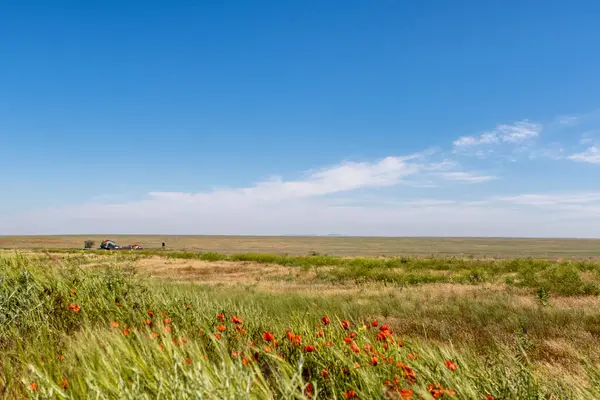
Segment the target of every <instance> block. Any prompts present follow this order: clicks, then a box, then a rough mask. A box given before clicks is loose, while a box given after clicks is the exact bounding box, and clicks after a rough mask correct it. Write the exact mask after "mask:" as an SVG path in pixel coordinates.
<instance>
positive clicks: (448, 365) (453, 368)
mask: <svg viewBox="0 0 600 400" xmlns="http://www.w3.org/2000/svg"><path fill="white" fill-rule="evenodd" d="M446 368H448V369H449V370H450V371H456V369H457V368H458V365H456V363H453V362H452V361H450V360H446Z"/></svg>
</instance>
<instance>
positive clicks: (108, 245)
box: [100, 239, 144, 250]
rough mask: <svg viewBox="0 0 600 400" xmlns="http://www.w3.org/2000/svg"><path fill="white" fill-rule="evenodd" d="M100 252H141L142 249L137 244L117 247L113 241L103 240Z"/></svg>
mask: <svg viewBox="0 0 600 400" xmlns="http://www.w3.org/2000/svg"><path fill="white" fill-rule="evenodd" d="M100 249H101V250H143V249H144V248H143V247H142V246H141V245H139V244H131V245H129V246H119V245H118V244H117V243H115V242H114V241H113V240H110V239H105V240H103V241H102V243H100Z"/></svg>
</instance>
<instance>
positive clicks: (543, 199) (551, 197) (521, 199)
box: [494, 192, 600, 206]
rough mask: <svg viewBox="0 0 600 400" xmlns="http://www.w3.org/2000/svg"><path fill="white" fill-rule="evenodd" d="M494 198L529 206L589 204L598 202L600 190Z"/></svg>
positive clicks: (599, 200)
mask: <svg viewBox="0 0 600 400" xmlns="http://www.w3.org/2000/svg"><path fill="white" fill-rule="evenodd" d="M494 199H495V200H500V201H506V202H509V203H513V204H521V205H529V206H555V205H558V204H589V203H597V202H600V192H583V193H547V194H521V195H518V196H506V197H497V198H494Z"/></svg>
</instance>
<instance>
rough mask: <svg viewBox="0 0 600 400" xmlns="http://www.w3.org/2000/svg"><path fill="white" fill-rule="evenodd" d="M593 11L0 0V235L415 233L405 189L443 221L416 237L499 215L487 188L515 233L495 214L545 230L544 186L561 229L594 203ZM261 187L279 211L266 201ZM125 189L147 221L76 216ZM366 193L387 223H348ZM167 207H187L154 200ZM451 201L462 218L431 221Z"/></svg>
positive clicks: (597, 168)
mask: <svg viewBox="0 0 600 400" xmlns="http://www.w3.org/2000/svg"><path fill="white" fill-rule="evenodd" d="M598 15H600V3H598V2H596V1H573V2H558V1H556V2H547V1H541V0H540V1H486V2H481V1H458V2H447V1H421V2H402V1H347V0H346V1H322V2H316V1H309V2H288V1H261V2H243V1H221V2H202V1H174V2H165V1H160V2H159V1H110V0H104V1H74V0H73V1H41V0H40V1H29V0H18V1H17V0H7V1H3V2H1V3H0V138H1V139H2V141H1V144H0V184H1V187H2V195H0V206H1V207H2V211H1V212H0V216H3V218H5V220H4V222H2V220H1V219H0V225H4V227H5V228H4V229H0V234H1V233H13V232H15V233H20V232H26V233H46V232H51V231H52V232H53V231H54V230H56V231H57V232H58V231H61V232H62V230H67V231H78V232H79V231H86V230H93V231H106V230H111V231H119V232H120V231H132V232H133V231H135V232H138V231H153V232H157V231H161V230H164V231H165V232H166V231H168V232H190V233H297V232H296V231H297V230H303V231H307V232H308V231H310V232H312V233H329V231H331V230H339V231H342V232H343V233H352V234H361V233H364V234H379V233H381V234H412V233H413V232H412V231H410V230H398V229H396V230H395V228H394V226H399V225H403V226H404V225H405V224H404V223H403V221H406V217H405V216H403V215H404V214H401V210H405V208H406V207H407V206H406V204H407V202H413V203H414V202H421V203H423V202H425V203H423V204H426V205H425V206H414V205H413V206H411V207H417V208H418V210H419V212H424V213H425V214H427V215H429V216H430V218H431V228H428V229H425V228H424V230H423V232H421V231H420V230H419V229H416V230H415V231H414V234H453V233H455V234H468V235H470V234H473V235H475V234H486V232H488V231H487V230H486V229H488V228H489V227H481V226H478V225H477V223H476V222H477V220H478V218H479V217H474V216H473V215H474V213H475V214H476V213H477V212H483V211H482V210H479V209H476V208H477V207H481V206H477V205H474V204H471V203H475V202H480V204H482V202H492V203H494V204H493V207H495V208H494V210H496V211H497V212H498V213H500V214H499V215H500V216H499V217H498V218H499V219H498V225H497V226H499V228H498V230H497V231H496V230H494V229H495V228H490V229H491V230H490V234H494V233H498V234H502V235H516V236H519V232H520V230H521V229H522V228H523V227H521V226H520V225H518V224H516V223H515V224H513V225H507V226H504V225H503V224H504V223H505V221H506V218H505V217H504V216H505V215H511V216H513V217H514V220H515V221H520V220H521V217H520V214H519V215H517V214H514V213H518V212H523V213H524V214H527V215H531V214H535V215H537V216H538V218H539V221H541V222H539V221H538V226H539V225H540V224H541V223H542V222H544V221H549V218H550V217H551V216H554V215H556V210H555V209H552V210H550V211H548V209H547V208H546V205H547V204H546V205H544V204H542V205H540V204H537V203H536V204H531V201H530V199H531V196H546V197H548V198H551V199H552V200H551V201H548V202H549V203H552V204H562V203H561V201H563V203H565V204H567V206H568V207H566V208H560V212H562V213H564V214H565V217H564V218H566V220H567V221H569V222H568V223H567V222H564V223H562V225H556V224H551V225H549V227H548V229H551V230H552V232H554V234H553V235H560V232H562V231H563V230H567V231H568V230H569V229H575V228H573V226H575V225H576V223H575V222H573V221H575V220H577V221H579V222H577V223H581V224H583V222H581V221H583V220H587V221H590V218H591V219H592V221H598V220H600V211H599V210H600V202H599V199H597V198H595V197H593V196H594V195H595V194H596V193H600V179H599V177H600V154H598V152H599V149H600V146H599V145H598V143H599V140H600V135H598V133H597V129H598V128H600V126H598V123H599V122H600V118H599V116H598V114H597V112H596V110H598V109H600V96H599V93H600V79H598V76H599V75H598V71H600V53H599V52H598V49H600V24H598ZM523 121H528V122H526V124H530V125H526V126H525V127H524V125H519V124H522V123H523ZM503 125H504V128H503V127H502V126H503ZM485 132H488V133H490V132H491V136H487V138H488V139H483V140H482V136H481V135H482V134H485ZM511 135H513V136H511ZM461 137H470V138H471V140H470V141H469V140H466V141H463V142H459V141H458V140H459V138H461ZM490 137H491V138H492V139H489V138H490ZM432 149H433V150H432ZM426 150H431V151H430V152H428V153H426V154H425V155H423V154H422V153H421V152H423V151H426ZM415 153H419V156H417V158H414V159H411V160H410V161H402V160H404V159H403V157H406V156H408V155H411V154H415ZM386 157H392V160H396V161H397V162H400V163H403V165H402V166H401V167H399V166H392V167H390V166H389V165H388V164H389V163H387V164H386V163H385V162H383V161H382V160H384V159H385V158H386ZM388 160H389V159H388ZM399 160H400V161H399ZM349 161H350V162H354V164H350V167H346V168H343V167H340V165H346V164H344V162H349ZM443 161H445V162H446V164H445V166H444V165H441V164H440V163H442V162H443ZM436 166H437V167H436ZM340 168H341V169H340ZM353 168H354V169H353ZM388 168H391V170H392V172H391V174H392V176H390V175H389V174H390V170H388ZM402 168H404V169H402ZM435 168H438V169H437V170H436V169H435ZM357 169H358V170H357ZM315 170H317V171H321V175H325V177H324V178H323V176H321V175H319V173H318V172H317V173H315ZM382 171H383V172H382ZM409 171H412V172H409ZM381 174H383V175H384V176H381ZM273 176H277V177H280V178H277V179H278V180H276V181H274V182H271V183H270V184H268V185H267V186H269V187H268V188H267V189H265V188H264V186H265V185H264V184H260V182H263V181H265V180H269V179H271V178H272V177H273ZM406 180H408V181H410V182H405V181H406ZM257 182H258V183H257ZM311 185H312V186H311ZM315 185H317V186H319V185H320V186H319V187H320V188H321V187H323V188H325V189H323V188H321V189H318V190H317V189H315V187H314V186H315ZM257 187H258V189H256V188H257ZM243 188H246V189H245V190H244V189H243ZM307 188H308V189H307ZM305 190H308V192H305ZM315 190H316V192H315ZM156 193H158V194H156ZM249 193H250V194H249ZM282 193H285V195H282ZM290 193H292V194H290ZM177 196H179V198H178V199H175V197H177ZM524 196H525V197H524ZM527 196H529V197H527ZM581 196H592V197H593V199H594V200H591V201H590V200H583V201H582V197H581ZM165 197H168V200H165ZM223 197H225V198H226V200H223ZM499 198H502V199H503V200H501V202H502V203H501V204H497V203H498V201H500V200H498V199H499ZM507 198H511V199H513V200H511V201H510V202H509V201H508V200H506V199H507ZM523 198H524V199H529V200H527V201H526V204H521V203H522V202H520V200H515V199H523ZM565 198H567V199H576V200H577V201H578V202H576V201H575V200H569V201H567V200H564V199H565ZM599 198H600V197H599ZM216 199H217V200H216ZM235 199H237V200H235ZM257 199H258V200H257ZM535 199H539V197H535ZM561 199H562V200H561ZM585 199H587V197H585ZM433 201H453V202H455V203H453V205H452V207H453V208H452V209H449V210H446V211H444V210H445V208H444V207H450V206H449V205H441V204H440V205H439V206H436V207H434V208H433V209H431V208H432V207H433V206H432V205H431V204H432V203H431V202H433ZM427 202H429V203H427ZM465 202H467V203H468V204H466V203H465ZM548 202H547V203H548ZM265 203H268V204H271V205H270V206H268V207H267V209H268V210H271V211H273V210H275V209H277V210H279V212H280V213H281V215H280V217H279V218H282V220H281V223H280V224H278V225H277V224H275V223H272V222H270V224H272V225H269V224H265V223H263V222H262V221H264V218H267V219H268V218H269V216H268V215H269V214H268V213H266V212H267V211H266V210H263V211H264V212H265V213H266V214H264V216H263V217H261V218H258V217H256V216H257V215H262V214H261V213H260V212H259V210H258V209H259V208H260V209H261V210H262V208H261V207H265ZM507 203H508V204H507ZM534 203H535V202H534ZM213 204H216V205H218V206H219V208H218V210H219V211H218V212H216V214H215V215H216V216H213V215H212V214H210V213H209V215H205V213H206V211H203V209H205V208H212V207H213ZM357 204H359V205H357ZM392 204H396V205H395V206H394V205H392ZM398 204H400V205H398ZM411 204H412V203H411ZM127 207H131V208H132V209H134V210H136V211H135V212H136V213H138V214H139V216H138V218H139V220H135V219H132V220H128V219H126V218H124V217H123V216H122V215H120V214H118V212H115V214H114V215H113V216H112V217H111V215H112V214H110V215H109V214H106V218H107V220H110V221H111V222H110V223H108V222H106V220H105V221H96V220H88V219H86V218H88V217H87V216H86V215H87V214H86V213H88V212H89V213H91V212H92V211H91V210H96V211H94V212H107V211H106V210H109V209H110V210H115V209H116V210H121V209H125V208H127ZM257 207H258V208H257ZM361 207H367V208H368V212H371V213H374V214H373V217H372V221H379V220H378V219H377V218H381V221H385V222H389V221H390V218H392V217H394V216H395V217H394V218H397V220H394V221H396V223H395V224H391V225H390V226H387V225H386V226H387V227H386V226H383V227H382V224H377V223H375V222H373V223H372V224H370V223H369V222H368V221H363V222H360V221H358V220H357V222H356V224H355V225H352V224H351V223H349V222H348V220H353V219H356V218H358V217H357V216H358V215H362V214H361V212H362V211H361V212H359V210H363V209H362V208H361ZM419 207H420V208H419ZM423 207H425V208H423ZM427 207H429V208H427ZM454 207H459V208H454ZM487 207H492V206H486V208H487ZM523 207H525V209H523ZM527 207H532V209H531V210H529V209H527ZM577 207H579V208H577ZM515 208H517V209H518V210H516V211H515ZM575 208H576V209H577V211H574V209H575ZM166 209H179V210H185V213H183V211H182V212H181V214H182V215H183V216H182V215H179V214H177V213H175V211H172V212H173V213H175V214H172V215H171V214H165V215H164V217H162V218H163V219H160V218H156V217H154V215H155V213H156V210H163V212H164V210H166ZM98 210H105V211H98ZM141 210H145V211H141ZM240 210H245V211H244V212H242V211H240ZM298 210H300V211H298ZM352 210H354V212H355V213H356V214H352ZM363 211H364V210H363ZM273 212H275V211H273ZM441 212H446V213H447V214H442V215H441V216H439V215H438V214H436V213H441ZM78 213H80V214H78ZM292 213H294V215H296V214H297V216H296V217H295V218H297V219H292V218H291V217H290V220H289V221H286V219H285V218H286V217H285V216H287V215H291V214H292ZM339 213H342V214H339ZM345 213H348V214H345ZM382 213H383V214H382ZM386 213H387V214H386ZM398 213H400V214H398ZM432 213H433V214H432ZM456 213H459V214H460V213H464V218H473V225H472V226H471V228H469V229H467V230H466V231H464V232H463V231H461V230H456V232H455V231H454V230H452V225H449V226H448V227H446V228H439V229H437V230H436V228H435V223H434V222H435V220H436V219H438V218H442V219H444V218H445V217H444V216H446V215H456ZM503 213H504V214H503ZM511 213H512V214H511ZM576 213H579V214H576ZM125 214H126V215H130V214H127V213H125ZM434 214H435V215H436V216H435V217H433V216H431V215H434ZM538 214H539V215H538ZM53 215H54V216H56V217H55V218H56V220H54V219H52V218H51V217H52V216H53ZM65 215H67V216H69V217H68V218H67V217H64V216H65ZM228 215H234V216H235V220H232V221H231V222H226V221H224V220H223V219H224V218H225V217H226V216H228ZM322 215H334V216H333V217H331V221H329V220H327V222H323V225H319V223H320V222H321V221H323V218H322V217H321V216H322ZM382 215H383V216H382ZM476 215H479V214H476ZM34 216H35V217H34ZM58 216H63V217H61V218H62V219H58ZM209 217H214V218H215V219H214V220H210V221H211V223H210V224H208V223H207V222H206V221H208V220H209V219H210V218H209ZM217 217H218V218H217ZM45 218H49V219H48V221H47V222H46V223H45V224H44V223H38V221H39V220H40V219H45ZM111 218H113V219H111ZM178 218H179V219H178ZM232 218H233V217H232ZM423 218H425V217H423ZM578 218H579V219H578ZM593 218H596V220H594V219H593ZM66 219H68V221H66ZM509 219H510V218H509ZM142 220H143V221H144V223H141V222H140V221H142ZM57 221H65V223H64V224H62V223H60V222H57ZM235 221H238V222H235ZM240 221H241V222H240ZM302 221H312V222H313V224H312V225H306V226H305V225H303V224H302V223H301V222H302ZM536 221H537V220H536ZM307 223H308V222H307ZM544 223H545V222H544ZM548 223H549V222H548ZM36 224H37V225H36ZM228 224H229V225H228ZM574 224H575V225H574ZM57 225H61V227H58V226H57ZM383 225H385V224H383ZM378 226H379V227H381V229H380V230H378V229H379V228H378ZM53 227H56V229H54V228H53ZM221 227H223V228H222V229H221ZM238 227H239V229H238ZM313 227H314V229H313ZM577 227H578V228H577V229H576V230H575V231H574V232H575V233H573V234H574V235H580V236H581V235H583V236H590V235H591V236H600V229H598V228H593V227H592V225H590V226H587V225H585V226H579V225H577ZM525 228H526V227H525ZM540 229H541V231H540V232H538V231H535V232H532V233H531V234H532V235H540V234H543V233H544V232H542V231H544V229H545V228H543V229H542V228H540ZM594 229H595V230H594ZM291 231H294V232H291ZM313 231H314V232H313ZM523 234H524V235H526V234H528V232H526V231H523Z"/></svg>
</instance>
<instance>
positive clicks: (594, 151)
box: [567, 146, 600, 164]
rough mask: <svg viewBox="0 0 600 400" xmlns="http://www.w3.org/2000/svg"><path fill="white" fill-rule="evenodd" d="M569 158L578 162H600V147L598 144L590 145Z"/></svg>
mask: <svg viewBox="0 0 600 400" xmlns="http://www.w3.org/2000/svg"><path fill="white" fill-rule="evenodd" d="M567 158H568V159H569V160H573V161H577V162H584V163H590V164H600V148H599V147H596V146H590V147H588V148H587V149H586V150H585V151H583V152H581V153H576V154H572V155H570V156H569V157H567Z"/></svg>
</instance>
